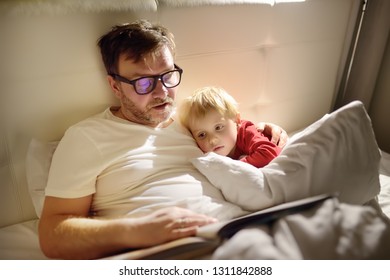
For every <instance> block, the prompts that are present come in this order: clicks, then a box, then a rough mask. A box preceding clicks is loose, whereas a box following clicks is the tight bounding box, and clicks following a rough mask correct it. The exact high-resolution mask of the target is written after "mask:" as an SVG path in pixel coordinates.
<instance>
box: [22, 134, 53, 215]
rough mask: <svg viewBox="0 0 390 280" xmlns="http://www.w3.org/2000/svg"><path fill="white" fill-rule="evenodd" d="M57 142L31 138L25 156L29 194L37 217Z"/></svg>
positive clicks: (40, 209)
mask: <svg viewBox="0 0 390 280" xmlns="http://www.w3.org/2000/svg"><path fill="white" fill-rule="evenodd" d="M57 145H58V142H49V143H48V142H43V141H39V140H36V139H32V140H31V142H30V145H29V147H28V151H27V157H26V176H27V185H28V190H29V192H30V196H31V199H32V202H33V205H34V208H35V213H36V214H37V216H38V217H40V216H41V212H42V207H43V202H44V199H45V188H46V184H47V178H48V176H49V170H50V165H51V159H52V157H53V153H54V151H55V149H56V148H57Z"/></svg>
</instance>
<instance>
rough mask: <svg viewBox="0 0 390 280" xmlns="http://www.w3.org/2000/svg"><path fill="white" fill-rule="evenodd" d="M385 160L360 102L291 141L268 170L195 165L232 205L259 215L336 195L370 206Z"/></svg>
mask: <svg viewBox="0 0 390 280" xmlns="http://www.w3.org/2000/svg"><path fill="white" fill-rule="evenodd" d="M379 161H380V152H379V148H378V146H377V143H376V140H375V135H374V132H373V130H372V125H371V120H370V118H369V117H368V115H367V112H366V111H365V109H364V106H363V104H362V103H361V102H359V101H354V102H351V103H350V104H348V105H346V106H344V107H342V108H340V109H338V110H337V111H334V112H332V113H330V114H327V115H325V116H324V117H323V118H322V119H320V120H318V121H316V122H315V123H313V124H311V125H310V126H308V127H307V128H306V129H304V130H303V131H301V132H299V133H297V134H296V135H294V136H293V137H291V139H290V140H289V141H288V143H287V145H286V146H285V148H284V149H283V150H282V152H281V154H280V155H279V156H278V157H277V158H275V159H274V160H273V161H271V163H270V164H269V165H267V166H265V167H263V168H260V169H256V168H254V167H253V166H251V165H249V164H243V163H241V162H239V161H234V160H232V159H230V158H228V157H223V156H219V155H216V154H213V153H211V154H208V155H206V156H204V157H201V158H196V159H193V160H192V163H193V164H194V166H195V167H196V168H197V169H198V170H199V171H200V172H202V173H203V174H204V175H205V176H206V177H207V178H208V179H209V181H210V182H211V183H212V184H213V185H215V186H216V187H217V188H219V189H221V191H222V193H223V195H224V196H225V198H226V199H227V200H228V201H230V202H233V203H235V204H238V205H239V206H241V207H243V208H244V209H246V210H250V211H254V210H260V209H263V208H266V207H269V206H272V205H277V204H280V203H283V202H287V201H293V200H296V199H300V198H305V197H308V196H313V195H318V194H323V193H335V192H337V193H338V194H339V199H340V201H342V202H346V203H352V204H363V203H366V202H367V201H369V200H371V199H372V198H374V197H375V196H376V195H377V194H378V193H379V191H380V183H379V171H378V170H379Z"/></svg>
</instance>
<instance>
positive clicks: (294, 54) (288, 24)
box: [0, 0, 359, 225]
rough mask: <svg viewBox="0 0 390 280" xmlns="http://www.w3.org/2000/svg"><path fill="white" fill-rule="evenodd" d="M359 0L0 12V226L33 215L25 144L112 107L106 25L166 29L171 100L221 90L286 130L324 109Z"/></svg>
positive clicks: (247, 113) (248, 114)
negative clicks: (173, 47) (171, 41)
mask: <svg viewBox="0 0 390 280" xmlns="http://www.w3.org/2000/svg"><path fill="white" fill-rule="evenodd" d="M358 2H359V1H358V0H309V1H307V2H304V3H294V4H277V5H275V6H269V5H227V6H203V7H191V8H190V7H178V8H170V7H167V6H160V7H158V10H157V11H150V10H140V11H137V12H101V13H87V12H83V11H77V10H76V11H69V12H67V13H61V12H60V13H56V14H53V15H50V14H47V13H44V12H42V13H40V12H39V11H38V12H37V13H32V14H23V13H22V14H20V13H19V14H16V15H15V14H11V13H10V12H11V11H12V8H13V7H14V6H13V5H16V4H15V3H17V2H12V1H11V2H9V3H11V4H10V6H7V7H5V8H4V6H1V8H0V38H1V39H0V40H1V52H0V61H1V63H0V79H1V80H0V94H1V102H0V106H1V107H0V120H1V122H0V129H1V133H2V134H1V135H0V144H1V149H0V163H1V165H0V177H1V178H0V182H1V185H0V199H1V201H0V212H1V213H5V210H4V209H7V214H6V215H0V218H1V219H0V225H5V224H10V223H13V222H17V221H20V220H26V219H28V218H31V217H32V216H33V214H32V213H33V212H32V204H31V201H30V199H29V196H28V193H27V191H26V178H25V167H24V159H25V156H26V150H27V146H28V143H29V141H30V140H31V138H32V137H37V138H39V139H43V140H57V139H59V138H60V137H61V136H62V134H63V132H64V130H65V129H66V128H67V127H68V126H70V125H71V124H73V123H75V122H77V121H79V120H81V119H82V118H85V117H87V116H89V115H91V114H94V113H96V112H98V111H100V110H102V109H103V108H104V107H106V106H107V105H108V104H110V103H112V102H114V99H113V97H112V95H111V93H110V91H109V88H108V85H107V83H106V81H105V73H104V70H103V67H102V64H101V62H100V57H99V54H98V50H97V47H96V41H97V39H98V37H99V36H100V35H102V34H103V33H104V32H106V31H107V30H108V29H109V28H110V27H111V26H112V25H113V24H117V23H122V22H129V21H133V20H135V19H137V18H148V19H150V20H153V21H160V22H161V23H163V24H165V25H166V26H168V27H169V28H170V29H171V30H172V31H173V32H174V34H175V36H176V41H177V45H178V57H177V63H178V64H179V65H180V66H182V67H183V68H184V77H183V83H182V85H181V89H180V94H179V98H178V100H179V101H180V100H181V99H182V98H183V97H184V96H186V95H188V94H190V93H191V92H192V91H193V90H194V89H196V88H197V87H200V86H205V85H219V86H223V87H224V88H226V89H227V90H228V91H229V92H230V93H231V94H232V95H233V96H235V97H236V99H237V100H238V101H239V102H240V106H241V114H242V116H243V117H245V118H249V119H251V120H253V121H255V122H257V121H260V120H264V121H271V122H274V123H278V124H280V125H281V126H283V127H284V128H285V129H287V130H288V131H292V130H296V129H298V128H301V127H303V126H305V125H307V124H309V123H311V122H313V121H314V120H316V119H317V118H319V117H321V116H322V115H323V114H325V113H327V112H328V111H329V110H330V107H331V103H332V99H333V95H334V92H335V89H336V87H337V83H338V73H340V71H341V69H340V64H341V65H342V60H343V57H344V56H343V50H344V48H347V47H348V43H349V41H348V40H349V35H348V32H347V31H348V30H350V29H351V25H350V24H351V22H352V23H353V22H354V20H353V18H354V16H355V15H356V3H358ZM9 209H12V210H11V211H10V210H9Z"/></svg>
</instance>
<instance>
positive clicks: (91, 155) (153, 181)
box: [46, 108, 245, 220]
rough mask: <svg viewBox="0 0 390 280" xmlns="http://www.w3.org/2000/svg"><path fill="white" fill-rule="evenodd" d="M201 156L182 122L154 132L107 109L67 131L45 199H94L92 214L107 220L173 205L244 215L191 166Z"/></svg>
mask: <svg viewBox="0 0 390 280" xmlns="http://www.w3.org/2000/svg"><path fill="white" fill-rule="evenodd" d="M198 156H202V152H201V150H200V149H199V148H198V147H197V145H196V143H195V141H194V140H193V138H192V137H191V136H190V135H189V134H188V132H187V131H186V130H185V129H184V128H183V127H181V126H180V125H179V124H178V122H177V121H174V122H173V123H172V124H170V125H169V126H168V127H167V128H151V127H148V126H144V125H139V124H136V123H131V122H129V121H126V120H123V119H120V118H118V117H116V116H114V115H113V114H112V112H111V110H110V109H109V108H108V109H106V110H105V111H104V112H103V113H101V114H98V115H96V116H93V117H91V118H88V119H86V120H84V121H82V122H80V123H78V124H76V125H74V126H72V127H71V128H69V129H68V130H67V131H66V133H65V135H64V137H63V138H62V140H61V142H60V144H59V145H58V148H57V150H56V152H55V154H54V156H53V160H52V165H51V169H50V173H49V180H48V185H47V187H46V195H47V196H54V197H61V198H78V197H83V196H87V195H91V194H93V203H92V208H91V211H92V212H93V214H94V215H97V216H105V217H108V216H111V217H112V216H119V215H131V216H139V215H144V214H146V213H149V212H150V211H152V210H156V209H159V208H163V207H167V206H174V205H175V206H181V207H185V208H188V209H192V210H194V211H196V212H198V213H204V214H208V215H211V216H214V217H216V218H219V219H221V220H224V219H229V218H232V217H235V216H238V215H242V214H244V213H245V212H244V211H243V210H241V209H240V208H239V207H238V206H235V205H233V204H230V203H228V202H226V201H225V200H224V199H223V196H222V194H221V193H220V191H219V190H218V189H217V188H215V187H213V186H212V185H211V184H210V183H209V181H208V180H207V179H206V178H205V177H204V176H203V175H202V174H201V173H200V172H199V171H198V170H197V169H196V168H195V167H194V166H193V165H192V164H191V163H190V161H189V159H190V158H194V157H198Z"/></svg>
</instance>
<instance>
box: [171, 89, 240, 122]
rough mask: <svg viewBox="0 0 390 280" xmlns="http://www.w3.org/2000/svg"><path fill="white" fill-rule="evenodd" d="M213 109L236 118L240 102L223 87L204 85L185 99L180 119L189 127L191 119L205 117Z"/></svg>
mask: <svg viewBox="0 0 390 280" xmlns="http://www.w3.org/2000/svg"><path fill="white" fill-rule="evenodd" d="M211 110H216V111H217V112H218V113H220V114H221V115H222V116H224V117H227V118H229V119H236V117H237V115H238V113H239V112H238V103H237V102H236V100H234V98H233V97H232V96H231V95H229V94H228V93H227V92H226V91H225V90H224V89H223V88H220V87H211V86H209V87H203V88H199V89H197V90H195V91H194V93H193V94H192V95H191V96H188V97H187V98H185V99H184V100H183V102H182V103H181V104H180V107H179V109H178V115H179V120H180V122H181V123H182V125H183V126H184V127H186V128H187V129H189V125H190V121H191V120H196V119H198V118H202V117H204V116H205V115H206V114H207V113H208V112H210V111H211Z"/></svg>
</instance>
